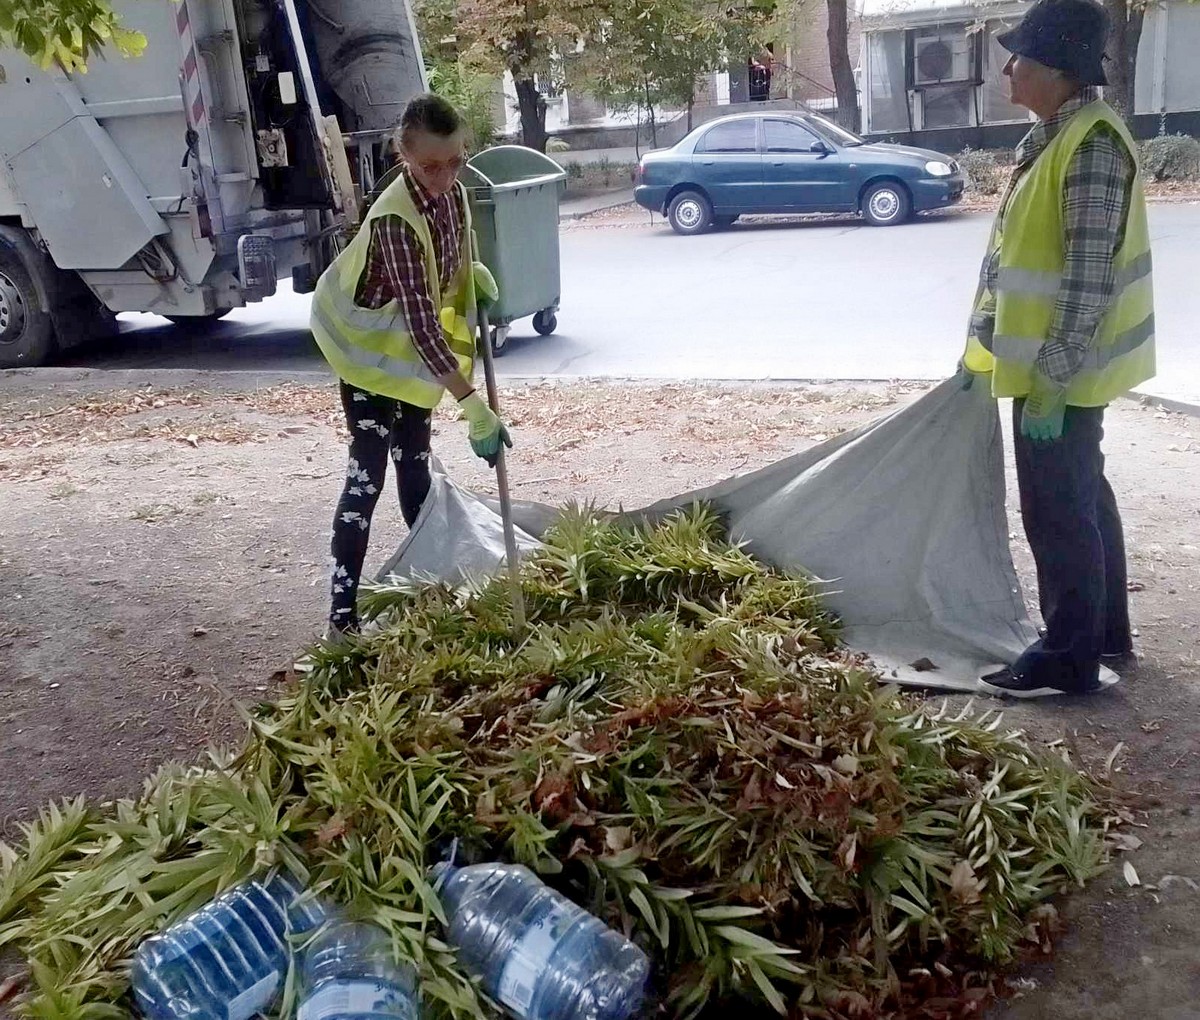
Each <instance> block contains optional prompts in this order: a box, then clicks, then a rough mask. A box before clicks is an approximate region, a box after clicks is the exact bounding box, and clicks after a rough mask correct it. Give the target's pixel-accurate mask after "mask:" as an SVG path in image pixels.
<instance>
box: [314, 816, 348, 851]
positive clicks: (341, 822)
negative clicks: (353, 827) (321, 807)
mask: <svg viewBox="0 0 1200 1020" xmlns="http://www.w3.org/2000/svg"><path fill="white" fill-rule="evenodd" d="M349 829H350V824H349V822H348V821H347V820H346V818H345V817H344V816H343V815H342V813H341V812H340V811H335V812H334V813H333V815H332V816H331V817H330V818H329V819H328V821H326V822H325V824H324V825H322V826H321V827H320V828H319V829H318V830H317V842H318V843H320V844H321V846H329V844H330V843H332V842H334V841H335V840H339V839H341V838H342V837H343V836H344V835H346V833H347V832H348V831H349Z"/></svg>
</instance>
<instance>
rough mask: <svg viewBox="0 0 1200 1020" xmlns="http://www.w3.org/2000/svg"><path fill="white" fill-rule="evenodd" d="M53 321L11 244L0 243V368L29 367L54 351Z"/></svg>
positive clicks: (43, 360) (38, 363) (44, 359)
mask: <svg viewBox="0 0 1200 1020" xmlns="http://www.w3.org/2000/svg"><path fill="white" fill-rule="evenodd" d="M54 349H55V343H54V324H53V322H51V320H50V316H49V315H47V314H46V313H45V312H44V311H42V303H41V300H40V299H39V297H38V291H37V287H36V286H35V285H34V282H33V277H32V276H31V275H30V273H29V270H28V269H26V268H25V263H24V262H23V261H22V259H21V256H20V255H19V254H18V252H17V250H16V248H15V247H10V246H9V245H7V244H4V243H2V242H0V368H31V367H33V366H34V365H41V364H42V363H43V362H45V361H46V360H47V359H48V358H49V357H50V355H51V354H53V353H54Z"/></svg>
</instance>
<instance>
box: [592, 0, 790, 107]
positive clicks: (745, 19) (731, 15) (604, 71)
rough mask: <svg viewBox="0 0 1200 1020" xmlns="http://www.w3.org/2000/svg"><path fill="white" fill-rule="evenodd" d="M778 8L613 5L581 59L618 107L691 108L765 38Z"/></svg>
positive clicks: (655, 0)
mask: <svg viewBox="0 0 1200 1020" xmlns="http://www.w3.org/2000/svg"><path fill="white" fill-rule="evenodd" d="M774 7H775V5H774V3H773V2H771V0H753V2H750V3H744V4H730V3H727V2H721V0H626V2H624V3H621V2H615V3H611V4H610V5H609V10H608V11H607V16H606V19H605V22H604V24H603V26H602V29H601V32H600V34H599V36H598V38H597V39H596V40H595V43H594V44H593V45H591V46H589V47H588V48H587V49H586V50H585V52H584V59H583V60H582V61H581V63H582V65H583V67H584V68H586V77H587V83H588V85H589V87H590V88H591V89H592V91H594V92H595V93H596V94H597V95H599V96H600V97H601V98H603V99H605V100H607V101H608V102H609V103H611V104H612V105H613V106H615V107H618V108H625V109H632V108H633V107H635V106H643V105H644V106H647V107H648V108H650V109H651V110H652V109H653V108H654V107H655V106H658V105H674V106H684V105H689V104H690V103H691V102H692V101H693V99H694V97H695V93H696V84H697V81H698V80H699V78H700V77H701V76H702V75H704V74H706V73H708V72H709V71H714V70H718V69H720V68H721V67H723V66H725V64H726V62H727V61H728V60H729V59H734V60H744V59H745V55H746V54H748V53H749V52H751V50H753V49H755V48H757V47H758V46H759V45H761V44H762V43H763V42H764V41H765V39H766V36H767V34H768V33H769V31H770V29H771V25H772V14H773V11H774Z"/></svg>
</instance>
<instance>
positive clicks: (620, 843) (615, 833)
mask: <svg viewBox="0 0 1200 1020" xmlns="http://www.w3.org/2000/svg"><path fill="white" fill-rule="evenodd" d="M632 845H633V829H631V828H630V827H629V826H628V825H610V826H608V827H607V828H606V829H605V830H604V846H605V849H607V850H609V851H610V852H612V853H614V854H619V853H620V852H621V851H622V850H628V849H629V847H631V846H632Z"/></svg>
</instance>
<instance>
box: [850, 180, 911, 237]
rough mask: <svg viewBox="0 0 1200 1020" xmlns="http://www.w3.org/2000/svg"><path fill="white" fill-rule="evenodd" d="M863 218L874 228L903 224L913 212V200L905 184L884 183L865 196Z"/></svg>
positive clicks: (871, 189) (870, 190)
mask: <svg viewBox="0 0 1200 1020" xmlns="http://www.w3.org/2000/svg"><path fill="white" fill-rule="evenodd" d="M862 211H863V217H864V219H866V221H867V222H868V223H870V224H871V226H873V227H891V226H894V225H895V224H897V223H903V222H904V221H905V220H906V219H908V214H909V213H910V212H911V211H912V199H910V198H909V197H908V190H907V189H906V188H905V187H904V185H903V184H895V183H893V182H892V181H884V182H883V183H882V184H876V185H875V186H874V187H873V188H870V189H869V190H868V191H867V193H866V194H865V195H863V203H862Z"/></svg>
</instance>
